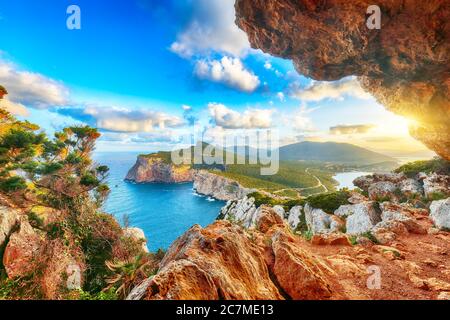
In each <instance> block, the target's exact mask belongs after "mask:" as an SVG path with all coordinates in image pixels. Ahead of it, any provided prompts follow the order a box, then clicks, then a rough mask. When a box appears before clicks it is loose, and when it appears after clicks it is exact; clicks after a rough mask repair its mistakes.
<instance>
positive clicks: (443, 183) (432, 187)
mask: <svg viewBox="0 0 450 320" xmlns="http://www.w3.org/2000/svg"><path fill="white" fill-rule="evenodd" d="M423 189H424V191H425V196H426V197H432V196H433V195H434V194H443V195H448V196H450V176H444V175H438V174H436V173H433V174H431V175H429V176H427V177H426V178H425V179H423Z"/></svg>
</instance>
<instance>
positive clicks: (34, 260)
mask: <svg viewBox="0 0 450 320" xmlns="http://www.w3.org/2000/svg"><path fill="white" fill-rule="evenodd" d="M44 241H45V237H44V235H43V234H41V232H40V231H38V230H35V229H33V228H32V227H31V225H30V224H29V223H28V221H27V220H26V219H24V218H22V219H21V221H20V228H19V230H18V231H17V232H15V233H13V234H12V235H11V237H10V239H9V242H8V244H7V246H6V248H5V252H4V255H3V265H4V267H5V270H6V274H7V275H8V277H9V278H10V279H14V278H16V277H24V276H27V275H29V274H30V273H32V272H34V271H36V268H37V266H38V265H39V259H40V258H42V257H43V255H42V250H43V246H44Z"/></svg>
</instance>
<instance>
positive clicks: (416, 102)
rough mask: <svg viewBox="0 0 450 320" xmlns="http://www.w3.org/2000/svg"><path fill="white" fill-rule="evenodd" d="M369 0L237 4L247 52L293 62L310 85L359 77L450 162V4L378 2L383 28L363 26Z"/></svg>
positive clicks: (442, 0)
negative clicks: (414, 123) (254, 50)
mask: <svg viewBox="0 0 450 320" xmlns="http://www.w3.org/2000/svg"><path fill="white" fill-rule="evenodd" d="M373 4H374V3H373V1H370V0H350V1H349V0H328V1H311V0H296V1H293V0H237V1H236V14H237V19H236V22H237V24H238V26H239V27H240V28H242V29H243V30H244V31H245V32H246V33H247V35H248V37H249V41H250V43H251V45H252V47H254V48H257V49H261V50H263V51H264V52H266V53H269V54H272V55H274V56H278V57H282V58H287V59H291V60H293V62H294V64H295V67H296V69H297V70H298V71H299V72H300V73H301V74H303V75H306V76H308V77H311V78H313V79H315V80H327V81H329V80H338V79H341V78H343V77H346V76H352V75H354V76H358V77H359V81H360V83H361V84H362V86H363V88H364V89H365V90H367V91H368V92H369V93H371V94H372V95H374V96H375V97H376V98H377V99H378V100H379V102H380V103H382V104H384V105H385V106H386V107H387V108H388V109H389V110H391V111H393V112H395V113H397V114H400V115H403V116H406V117H409V118H413V119H415V120H416V121H417V122H418V125H417V126H415V127H413V128H411V134H412V135H413V136H414V137H416V138H418V139H419V140H421V141H422V142H423V143H425V144H426V145H427V146H428V147H429V148H430V149H432V150H434V151H436V152H437V153H438V154H439V155H441V156H442V157H444V158H446V159H447V160H449V159H450V2H449V1H447V0H433V1H421V0H413V1H392V0H380V1H377V2H376V4H377V5H378V6H379V7H380V8H381V12H382V18H381V22H382V25H381V29H380V30H376V29H375V30H369V28H367V27H366V19H367V18H368V15H366V11H367V8H368V7H369V6H370V5H373Z"/></svg>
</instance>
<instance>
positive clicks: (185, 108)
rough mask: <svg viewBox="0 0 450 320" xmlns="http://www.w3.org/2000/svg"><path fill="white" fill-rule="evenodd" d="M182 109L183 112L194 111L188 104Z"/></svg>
mask: <svg viewBox="0 0 450 320" xmlns="http://www.w3.org/2000/svg"><path fill="white" fill-rule="evenodd" d="M181 108H182V109H183V111H191V110H192V107H191V106H188V105H186V104H184V105H182V106H181Z"/></svg>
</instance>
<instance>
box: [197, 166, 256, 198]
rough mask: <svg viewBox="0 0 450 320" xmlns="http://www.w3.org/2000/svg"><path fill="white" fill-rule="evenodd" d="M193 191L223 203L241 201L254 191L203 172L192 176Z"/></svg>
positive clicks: (229, 180)
mask: <svg viewBox="0 0 450 320" xmlns="http://www.w3.org/2000/svg"><path fill="white" fill-rule="evenodd" d="M194 189H195V191H197V192H198V193H199V194H203V195H207V196H211V197H213V198H215V199H218V200H223V201H228V200H238V199H242V198H244V197H245V196H247V195H248V194H250V193H252V192H254V191H255V190H254V189H247V188H244V187H242V186H241V185H240V184H239V183H237V182H236V181H233V180H231V179H227V178H225V177H222V176H219V175H216V174H214V173H211V172H208V171H204V170H200V171H198V172H197V173H196V174H195V175H194Z"/></svg>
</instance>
